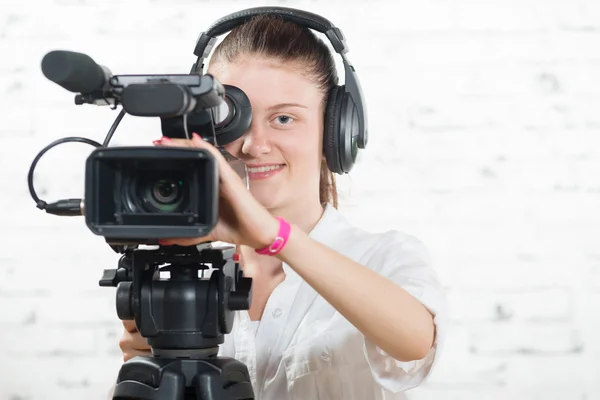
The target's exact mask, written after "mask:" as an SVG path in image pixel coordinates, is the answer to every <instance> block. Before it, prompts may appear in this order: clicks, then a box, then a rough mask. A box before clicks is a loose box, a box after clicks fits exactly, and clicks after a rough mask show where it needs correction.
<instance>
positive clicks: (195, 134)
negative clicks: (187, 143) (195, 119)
mask: <svg viewBox="0 0 600 400" xmlns="http://www.w3.org/2000/svg"><path fill="white" fill-rule="evenodd" d="M192 137H193V138H194V139H198V140H202V138H201V137H200V135H198V134H197V133H196V132H194V133H192Z"/></svg>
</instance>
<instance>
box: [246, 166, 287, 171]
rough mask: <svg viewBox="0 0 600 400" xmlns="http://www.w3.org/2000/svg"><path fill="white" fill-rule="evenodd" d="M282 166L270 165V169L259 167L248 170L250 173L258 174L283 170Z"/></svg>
mask: <svg viewBox="0 0 600 400" xmlns="http://www.w3.org/2000/svg"><path fill="white" fill-rule="evenodd" d="M281 167H282V165H270V166H268V167H258V168H248V172H252V173H256V172H267V171H273V170H276V169H279V168H281Z"/></svg>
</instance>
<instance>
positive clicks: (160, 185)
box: [143, 179, 183, 212]
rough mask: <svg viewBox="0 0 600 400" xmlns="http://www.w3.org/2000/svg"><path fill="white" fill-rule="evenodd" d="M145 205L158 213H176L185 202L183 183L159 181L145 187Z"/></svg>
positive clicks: (169, 180) (171, 180)
mask: <svg viewBox="0 0 600 400" xmlns="http://www.w3.org/2000/svg"><path fill="white" fill-rule="evenodd" d="M145 188H146V190H145V193H144V196H143V201H144V203H146V204H148V205H149V206H150V207H152V208H153V209H155V210H156V211H161V212H169V211H174V210H176V209H177V207H178V206H179V205H180V204H181V202H182V201H183V182H182V181H177V180H173V179H159V180H157V181H154V182H148V184H147V185H145Z"/></svg>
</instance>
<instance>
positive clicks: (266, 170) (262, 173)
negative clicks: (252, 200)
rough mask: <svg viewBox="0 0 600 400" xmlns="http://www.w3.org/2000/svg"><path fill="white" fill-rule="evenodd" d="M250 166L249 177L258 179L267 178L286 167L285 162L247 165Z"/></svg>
mask: <svg viewBox="0 0 600 400" xmlns="http://www.w3.org/2000/svg"><path fill="white" fill-rule="evenodd" d="M247 168H248V178H250V179H253V180H257V179H267V178H270V177H272V176H273V175H276V174H277V173H279V172H280V171H281V170H283V169H284V168H285V165H284V164H261V165H254V166H250V165H247Z"/></svg>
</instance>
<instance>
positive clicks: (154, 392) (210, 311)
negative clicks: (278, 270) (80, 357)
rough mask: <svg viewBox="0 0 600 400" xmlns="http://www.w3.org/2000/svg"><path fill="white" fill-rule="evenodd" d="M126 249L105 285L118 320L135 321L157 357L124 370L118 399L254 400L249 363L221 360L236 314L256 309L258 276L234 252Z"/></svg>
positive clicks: (231, 249)
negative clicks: (253, 301) (112, 292)
mask: <svg viewBox="0 0 600 400" xmlns="http://www.w3.org/2000/svg"><path fill="white" fill-rule="evenodd" d="M113 249H114V250H116V251H119V252H123V257H121V259H120V260H119V264H118V268H117V269H109V270H105V271H104V274H103V276H102V279H101V280H100V282H99V283H100V286H116V287H117V293H116V297H117V299H116V306H117V315H118V316H119V318H120V319H121V320H135V323H136V326H137V327H138V330H139V332H140V334H141V335H142V336H143V337H145V338H146V339H147V341H148V344H149V345H150V346H151V348H152V357H135V358H132V359H131V360H129V361H127V362H125V363H124V364H123V366H122V368H121V371H120V372H119V377H118V379H117V384H116V386H115V391H114V397H113V399H125V398H127V399H131V398H136V399H153V400H154V399H156V400H162V399H184V398H192V399H206V400H217V399H250V398H253V393H252V387H251V386H250V379H249V376H248V371H247V368H246V366H245V365H243V364H241V363H240V362H238V361H236V360H234V359H229V358H221V357H217V354H218V351H219V345H220V344H222V343H223V342H224V334H228V333H230V332H231V329H232V327H233V319H234V313H233V312H234V311H235V310H247V309H248V308H249V307H250V301H251V291H252V279H251V278H245V277H243V273H242V271H241V268H240V265H239V263H237V262H234V261H233V254H234V252H235V247H233V246H220V247H218V246H213V243H203V244H202V245H198V246H187V247H181V246H163V247H159V248H158V249H156V250H142V249H138V248H137V247H134V248H128V247H126V246H121V247H113Z"/></svg>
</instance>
